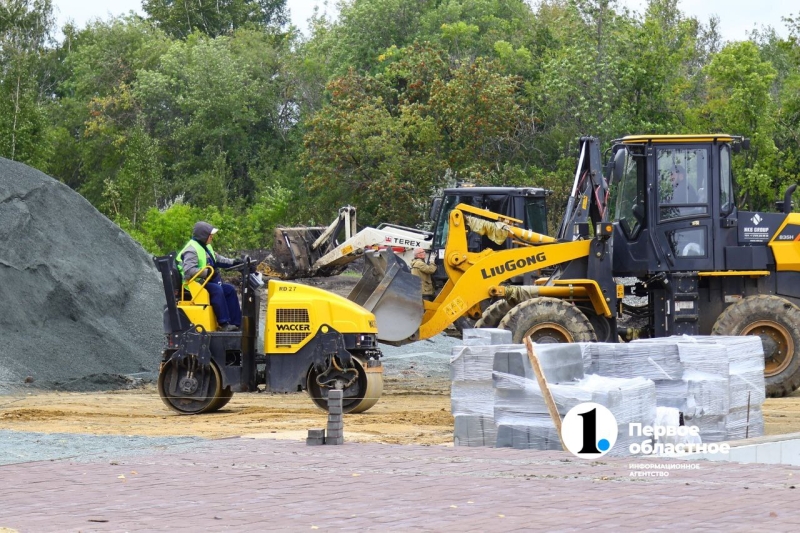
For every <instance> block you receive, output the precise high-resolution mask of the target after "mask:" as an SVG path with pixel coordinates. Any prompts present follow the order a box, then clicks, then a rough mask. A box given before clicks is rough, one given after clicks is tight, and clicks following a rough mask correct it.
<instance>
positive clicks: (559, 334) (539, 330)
mask: <svg viewBox="0 0 800 533" xmlns="http://www.w3.org/2000/svg"><path fill="white" fill-rule="evenodd" d="M525 337H530V338H531V342H535V343H538V344H555V343H567V342H573V341H574V339H573V337H572V334H571V333H570V332H569V330H568V329H567V328H565V327H564V326H562V325H561V324H556V323H555V322H541V323H539V324H536V325H535V326H533V327H532V328H530V329H529V330H528V331H526V332H525V335H524V336H523V337H522V338H523V339H524V338H525Z"/></svg>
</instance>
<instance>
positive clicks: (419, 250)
mask: <svg viewBox="0 0 800 533" xmlns="http://www.w3.org/2000/svg"><path fill="white" fill-rule="evenodd" d="M414 255H425V250H424V249H422V248H414Z"/></svg>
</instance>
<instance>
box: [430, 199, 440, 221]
mask: <svg viewBox="0 0 800 533" xmlns="http://www.w3.org/2000/svg"><path fill="white" fill-rule="evenodd" d="M441 207H442V197H441V196H439V197H437V198H434V199H433V201H431V212H430V213H429V214H428V218H430V219H431V220H432V221H434V222H435V221H436V216H437V215H438V214H439V209H440V208H441Z"/></svg>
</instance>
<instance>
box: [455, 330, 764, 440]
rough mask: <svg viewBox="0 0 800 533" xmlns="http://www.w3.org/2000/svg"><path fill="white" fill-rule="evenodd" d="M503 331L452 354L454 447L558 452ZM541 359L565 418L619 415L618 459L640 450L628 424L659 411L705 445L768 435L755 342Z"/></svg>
mask: <svg viewBox="0 0 800 533" xmlns="http://www.w3.org/2000/svg"><path fill="white" fill-rule="evenodd" d="M498 331H502V330H477V331H476V330H466V331H465V333H464V339H465V345H466V344H467V343H469V344H468V345H466V346H464V347H457V348H454V350H453V357H452V359H451V378H452V407H453V414H454V416H455V418H456V424H455V432H454V441H455V444H456V445H459V446H498V447H501V446H509V447H514V448H523V449H542V450H548V449H561V445H560V441H559V439H558V435H557V434H556V431H555V427H554V425H553V423H552V420H550V417H549V412H548V410H547V408H546V406H545V403H544V400H543V396H542V394H541V391H540V390H539V386H538V383H537V382H536V379H535V375H534V373H533V370H532V367H531V365H530V361H529V359H528V355H527V351H526V349H525V347H524V346H523V345H506V344H500V345H494V344H493V342H500V343H502V342H504V341H505V339H504V338H502V337H499V335H501V333H498ZM535 350H536V353H537V356H538V359H539V362H540V364H541V366H542V370H543V372H544V375H545V378H546V379H547V381H548V384H549V386H550V388H551V393H552V394H553V397H554V400H555V402H556V407H557V409H558V412H559V414H560V415H561V416H562V417H563V416H564V415H565V414H566V413H567V412H568V411H569V409H570V408H572V407H573V406H574V405H577V404H579V403H582V402H589V401H591V402H596V403H599V404H601V405H604V406H606V407H608V408H609V410H611V412H612V413H614V415H615V417H616V418H617V423H618V424H619V433H618V438H617V443H618V444H617V445H615V446H614V449H613V450H612V453H623V454H624V453H627V450H628V444H630V443H632V442H634V441H636V442H638V441H637V440H636V439H637V438H638V439H639V440H641V438H640V437H636V438H635V437H630V436H629V431H628V425H629V423H633V422H635V423H641V424H643V425H652V424H653V423H654V422H655V420H656V412H657V408H658V407H662V408H669V409H674V410H675V412H678V413H679V416H680V419H683V421H684V422H685V423H686V424H689V425H696V426H698V427H699V428H700V435H701V437H702V440H703V442H718V441H722V440H732V439H738V438H744V437H745V434H746V435H747V436H749V437H755V436H760V435H762V434H763V431H764V423H763V415H762V412H761V404H762V403H763V402H764V377H763V371H764V366H763V361H764V359H763V357H764V356H763V349H762V346H761V342H760V340H759V339H758V338H757V337H720V336H713V337H685V336H683V337H669V338H665V339H647V340H642V341H636V342H633V343H630V344H616V343H608V344H606V343H574V344H550V345H535ZM490 364H491V369H489V365H490ZM489 375H491V376H492V381H491V388H490V382H489V380H488V376H489ZM490 391H491V393H490ZM748 398H749V405H750V407H749V410H748V407H747V406H748ZM628 441H630V442H628Z"/></svg>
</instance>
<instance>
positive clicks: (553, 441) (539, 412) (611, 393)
mask: <svg viewBox="0 0 800 533" xmlns="http://www.w3.org/2000/svg"><path fill="white" fill-rule="evenodd" d="M493 376H494V386H495V406H494V407H495V409H494V416H495V422H496V424H497V428H498V431H497V446H498V447H515V448H530V449H538V450H552V449H561V445H560V441H559V440H558V435H556V434H555V427H554V425H553V422H552V420H551V419H550V416H549V412H548V410H547V406H546V404H545V402H544V398H543V396H542V392H541V390H540V389H539V385H538V383H537V382H536V381H535V380H533V379H526V378H524V377H521V376H513V375H511V374H505V373H502V372H494V374H493ZM549 388H550V392H551V394H552V395H553V400H554V401H555V404H556V408H557V410H558V413H559V414H560V415H561V416H562V417H563V416H564V415H566V413H567V412H568V411H569V410H570V409H572V408H573V407H575V406H576V405H578V404H581V403H584V402H595V403H599V404H600V405H604V406H606V407H608V409H609V410H610V411H611V412H612V413H613V414H614V416H615V417H616V419H617V424H618V425H619V432H618V437H617V439H618V442H619V444H618V445H616V446H614V449H613V450H612V453H613V454H615V455H626V454H627V453H628V445H629V442H628V441H631V442H633V441H632V440H631V437H629V436H628V424H629V423H630V422H641V423H643V424H647V425H651V424H652V422H653V420H654V419H655V415H656V396H655V385H654V384H653V382H652V381H650V380H647V379H643V378H633V379H621V378H606V377H602V376H596V375H589V376H586V377H585V378H584V379H582V380H580V381H576V382H573V383H564V384H549ZM554 437H555V438H554Z"/></svg>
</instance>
